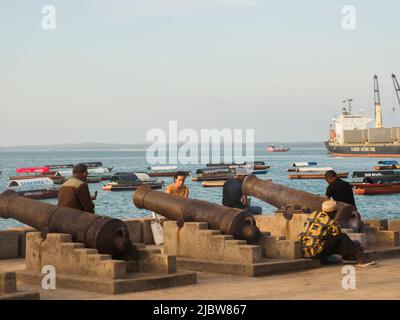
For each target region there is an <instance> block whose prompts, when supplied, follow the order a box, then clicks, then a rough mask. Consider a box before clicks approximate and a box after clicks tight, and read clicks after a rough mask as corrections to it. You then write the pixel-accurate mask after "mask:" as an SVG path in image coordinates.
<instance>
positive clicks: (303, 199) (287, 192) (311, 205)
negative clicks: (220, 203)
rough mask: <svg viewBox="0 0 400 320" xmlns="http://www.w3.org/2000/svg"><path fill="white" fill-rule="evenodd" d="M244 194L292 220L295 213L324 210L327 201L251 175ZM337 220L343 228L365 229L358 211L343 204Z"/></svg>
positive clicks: (338, 209) (338, 210) (336, 216)
mask: <svg viewBox="0 0 400 320" xmlns="http://www.w3.org/2000/svg"><path fill="white" fill-rule="evenodd" d="M243 193H244V194H246V195H249V196H254V197H256V198H258V199H260V200H262V201H265V202H266V203H269V204H270V205H272V206H274V207H275V208H277V209H278V210H279V211H281V212H283V213H284V215H285V217H287V219H290V218H291V216H292V214H293V213H295V212H304V213H309V212H312V211H315V210H319V211H320V210H321V209H322V203H323V202H324V201H325V200H326V199H325V197H321V196H318V195H315V194H312V193H310V192H306V191H301V190H296V189H292V188H288V187H286V186H283V185H280V184H276V183H273V182H271V181H266V180H261V179H258V178H257V177H256V176H254V175H251V176H248V177H246V179H245V180H244V182H243ZM335 220H336V221H337V222H338V223H339V224H340V225H341V226H342V228H351V229H354V230H355V231H359V230H361V229H362V227H363V223H362V221H361V217H360V214H359V213H358V211H357V209H356V208H355V207H354V206H352V205H350V204H346V203H343V202H337V213H336V215H335Z"/></svg>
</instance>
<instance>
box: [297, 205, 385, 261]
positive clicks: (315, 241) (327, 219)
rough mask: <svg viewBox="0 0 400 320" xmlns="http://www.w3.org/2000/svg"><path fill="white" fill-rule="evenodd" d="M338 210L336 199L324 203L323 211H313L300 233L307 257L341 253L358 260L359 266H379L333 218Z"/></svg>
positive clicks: (344, 256) (324, 256)
mask: <svg viewBox="0 0 400 320" xmlns="http://www.w3.org/2000/svg"><path fill="white" fill-rule="evenodd" d="M336 211H337V205H336V201H334V200H328V201H325V202H324V203H323V204H322V211H321V212H318V211H315V212H313V213H311V214H310V215H309V216H308V217H307V220H306V222H305V228H304V232H302V233H301V234H300V235H299V240H300V243H301V247H302V252H303V256H304V257H305V258H321V259H323V258H327V257H329V256H331V255H333V254H339V255H341V256H342V258H343V259H344V260H356V261H357V262H358V264H359V266H377V263H375V262H374V261H370V260H368V258H367V257H366V255H365V253H364V250H363V248H362V247H361V245H360V243H359V242H353V241H352V240H351V239H350V238H349V236H348V235H347V234H345V233H343V232H342V231H341V229H340V227H339V225H338V224H337V223H336V222H335V221H334V220H333V217H334V216H335V214H336Z"/></svg>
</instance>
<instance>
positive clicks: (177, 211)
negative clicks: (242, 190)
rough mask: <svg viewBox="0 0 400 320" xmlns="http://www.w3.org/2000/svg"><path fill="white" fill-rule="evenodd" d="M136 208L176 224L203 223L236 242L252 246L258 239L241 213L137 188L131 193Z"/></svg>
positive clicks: (249, 220)
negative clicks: (245, 242) (244, 241)
mask: <svg viewBox="0 0 400 320" xmlns="http://www.w3.org/2000/svg"><path fill="white" fill-rule="evenodd" d="M133 202H134V204H135V206H136V207H138V208H143V209H148V210H151V211H154V212H157V213H158V214H160V215H162V216H165V217H166V218H167V219H171V220H176V221H178V222H180V223H183V222H185V221H187V222H189V221H192V222H207V223H208V225H209V227H210V228H211V229H217V230H221V232H222V233H223V234H228V235H232V236H233V237H234V238H235V239H238V240H247V241H248V243H251V244H255V243H257V242H258V241H259V239H260V237H261V232H260V230H259V229H258V228H257V226H256V222H255V220H254V217H253V216H252V215H251V214H249V213H247V212H245V211H242V210H239V209H234V208H229V207H225V206H222V205H218V204H215V203H211V202H207V201H202V200H197V199H185V198H182V197H178V196H175V195H172V194H168V193H165V192H161V191H155V190H153V189H151V188H149V187H148V186H141V187H139V188H138V189H137V190H136V191H135V192H134V194H133Z"/></svg>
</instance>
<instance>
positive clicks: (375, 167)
mask: <svg viewBox="0 0 400 320" xmlns="http://www.w3.org/2000/svg"><path fill="white" fill-rule="evenodd" d="M373 168H374V170H393V169H394V170H396V169H400V165H398V164H392V165H379V166H374V167H373Z"/></svg>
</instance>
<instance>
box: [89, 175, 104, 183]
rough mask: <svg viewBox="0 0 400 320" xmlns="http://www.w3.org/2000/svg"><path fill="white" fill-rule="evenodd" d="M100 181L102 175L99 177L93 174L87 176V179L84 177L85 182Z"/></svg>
mask: <svg viewBox="0 0 400 320" xmlns="http://www.w3.org/2000/svg"><path fill="white" fill-rule="evenodd" d="M101 181H103V178H102V177H100V176H97V177H96V176H94V177H90V176H89V177H87V179H86V183H99V182H101Z"/></svg>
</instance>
